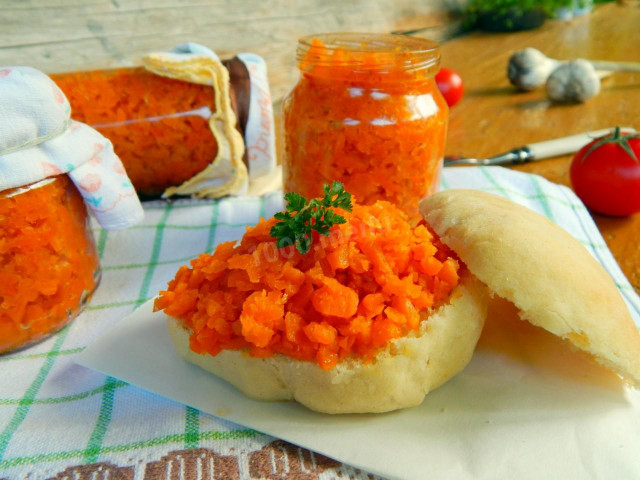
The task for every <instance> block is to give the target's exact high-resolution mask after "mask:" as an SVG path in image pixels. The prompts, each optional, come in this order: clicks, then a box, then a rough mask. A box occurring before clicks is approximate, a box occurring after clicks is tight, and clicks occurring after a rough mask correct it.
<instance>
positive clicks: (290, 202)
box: [284, 192, 307, 212]
mask: <svg viewBox="0 0 640 480" xmlns="http://www.w3.org/2000/svg"><path fill="white" fill-rule="evenodd" d="M284 199H285V200H286V201H287V211H288V212H299V211H300V210H302V209H303V208H304V206H305V205H306V203H307V199H306V198H304V197H303V196H302V195H300V194H298V193H295V192H289V193H287V194H286V195H285V196H284Z"/></svg>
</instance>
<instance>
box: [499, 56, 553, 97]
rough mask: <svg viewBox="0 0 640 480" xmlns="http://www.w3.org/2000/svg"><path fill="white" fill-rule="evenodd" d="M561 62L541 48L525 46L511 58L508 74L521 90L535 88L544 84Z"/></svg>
mask: <svg viewBox="0 0 640 480" xmlns="http://www.w3.org/2000/svg"><path fill="white" fill-rule="evenodd" d="M559 64H560V62H559V61H558V60H554V59H552V58H548V57H547V56H546V55H545V54H543V53H542V52H541V51H540V50H537V49H535V48H525V49H524V50H520V51H518V52H516V53H514V54H513V55H511V58H509V65H508V68H507V76H508V77H509V81H510V82H511V83H512V84H513V85H515V86H516V87H518V88H519V89H520V90H525V91H528V90H533V89H535V88H537V87H540V86H542V85H544V83H545V82H546V81H547V78H548V77H549V75H550V74H551V72H552V71H553V69H554V68H556V67H557V66H558V65H559Z"/></svg>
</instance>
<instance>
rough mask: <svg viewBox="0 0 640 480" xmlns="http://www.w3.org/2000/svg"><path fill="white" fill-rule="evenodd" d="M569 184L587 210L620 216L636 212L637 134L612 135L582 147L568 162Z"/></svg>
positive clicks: (639, 194)
mask: <svg viewBox="0 0 640 480" xmlns="http://www.w3.org/2000/svg"><path fill="white" fill-rule="evenodd" d="M570 175H571V185H572V186H573V190H574V191H575V192H576V195H578V197H580V199H581V200H582V201H583V202H584V204H585V205H586V206H587V207H589V208H590V209H591V210H593V211H595V212H598V213H603V214H605V215H614V216H623V215H631V214H632V213H636V212H640V135H634V134H621V133H620V129H619V128H617V127H616V129H615V131H614V132H613V133H612V134H609V135H607V136H605V137H602V138H598V139H596V140H594V141H593V142H591V143H589V144H588V145H586V146H584V147H583V148H582V149H581V150H580V151H579V152H578V153H576V155H575V157H573V161H572V162H571V170H570Z"/></svg>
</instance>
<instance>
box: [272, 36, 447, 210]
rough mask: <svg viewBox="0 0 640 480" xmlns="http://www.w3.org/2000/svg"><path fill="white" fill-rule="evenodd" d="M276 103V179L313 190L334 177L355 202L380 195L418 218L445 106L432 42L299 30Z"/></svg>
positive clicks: (434, 182)
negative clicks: (293, 76)
mask: <svg viewBox="0 0 640 480" xmlns="http://www.w3.org/2000/svg"><path fill="white" fill-rule="evenodd" d="M297 56H298V65H299V68H300V71H301V76H300V80H299V81H298V83H297V85H296V86H295V87H294V88H293V90H292V91H291V93H289V95H288V96H287V97H286V98H285V100H284V104H283V114H284V115H283V116H284V140H285V141H284V155H283V169H284V188H285V190H286V191H296V192H299V193H301V194H303V195H305V196H307V197H309V196H320V195H321V193H322V185H323V184H330V183H331V182H332V181H333V180H339V181H341V182H343V183H344V184H345V187H346V189H347V190H348V191H350V192H352V193H353V194H354V195H355V197H356V198H357V199H358V201H359V202H361V203H364V204H372V203H374V202H375V201H377V200H381V199H382V200H388V201H391V202H393V203H394V204H396V205H397V206H398V207H400V208H401V209H402V210H404V211H405V212H406V213H407V214H408V215H409V217H410V218H411V219H412V220H414V221H417V220H418V219H419V218H420V216H419V212H418V201H419V200H420V199H421V198H423V197H424V196H426V195H428V194H431V193H433V192H435V191H436V190H437V189H438V188H439V182H440V172H441V169H442V160H443V155H444V143H445V137H446V130H447V121H448V115H449V113H448V112H449V111H448V107H447V105H446V102H445V101H444V99H443V97H442V95H441V94H440V92H439V90H438V88H437V86H436V83H435V79H434V76H435V74H436V72H437V71H438V68H439V63H440V54H439V48H438V45H437V44H436V43H434V42H432V41H429V40H425V39H419V38H413V37H406V36H400V35H376V34H356V33H336V34H322V35H313V36H309V37H304V38H302V39H300V41H299V43H298V51H297Z"/></svg>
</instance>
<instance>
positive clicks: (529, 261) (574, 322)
mask: <svg viewBox="0 0 640 480" xmlns="http://www.w3.org/2000/svg"><path fill="white" fill-rule="evenodd" d="M420 211H421V212H422V214H423V216H424V218H425V220H426V221H427V223H428V224H429V225H430V226H431V228H432V229H433V230H434V231H435V232H436V233H437V234H438V235H439V236H440V240H441V241H442V242H443V243H444V244H446V245H447V246H448V247H449V248H451V249H452V250H453V251H455V252H456V254H457V255H458V256H459V258H460V259H461V260H462V261H463V262H464V263H465V264H466V265H467V267H468V268H469V270H470V271H472V272H473V273H474V274H475V275H476V276H477V277H478V279H479V280H480V281H481V282H483V283H484V284H485V285H487V287H488V288H489V290H490V291H491V292H492V293H494V294H496V295H498V296H500V297H502V298H504V299H506V300H509V301H510V302H512V303H513V304H514V305H515V306H516V307H517V308H518V310H519V311H520V318H521V319H523V320H527V321H529V322H530V323H532V324H533V325H536V326H538V327H541V328H543V329H545V330H547V331H549V332H551V333H553V334H554V335H556V336H558V337H560V338H562V339H565V340H567V341H569V342H570V343H571V344H572V345H573V346H575V347H577V348H578V349H580V350H583V351H585V352H587V353H589V354H591V355H592V356H593V358H594V359H595V360H596V361H597V362H598V363H600V364H601V365H604V366H605V367H608V368H610V369H611V370H613V371H615V372H616V373H617V374H618V375H620V376H621V377H622V378H624V379H625V380H627V381H628V382H629V383H631V384H633V385H635V386H638V385H640V333H639V332H638V328H637V327H636V325H635V324H634V322H633V319H632V318H631V315H630V314H629V311H628V309H627V306H626V305H625V303H624V301H623V299H622V297H621V295H620V293H619V292H618V289H617V288H616V286H615V285H614V283H613V280H612V279H611V277H610V276H609V274H608V273H607V272H606V271H605V269H604V268H603V267H602V266H601V265H600V264H599V263H598V262H597V261H596V260H595V259H594V258H593V256H591V254H590V253H589V252H588V251H587V250H586V249H585V248H584V247H583V246H582V245H581V244H580V243H579V242H578V241H577V240H576V239H575V238H573V237H572V236H571V235H569V234H568V233H567V232H565V231H564V230H563V229H562V228H560V227H559V226H557V225H556V224H554V223H553V222H551V221H550V220H548V219H547V218H545V217H543V216H542V215H540V214H538V213H536V212H534V211H532V210H530V209H528V208H526V207H523V206H521V205H517V204H515V203H513V202H510V201H509V200H506V199H504V198H502V197H498V196H496V195H492V194H489V193H484V192H480V191H477V190H449V191H445V192H440V193H437V194H435V195H432V196H430V197H428V198H425V199H424V200H422V202H420Z"/></svg>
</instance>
